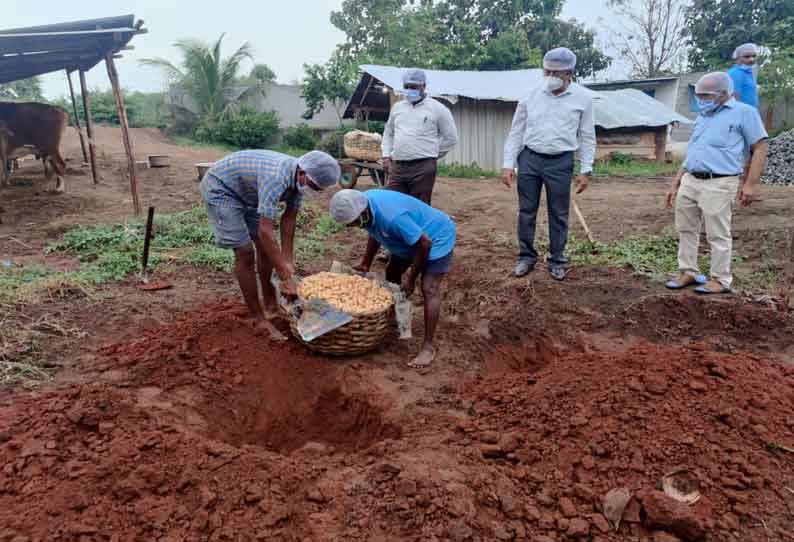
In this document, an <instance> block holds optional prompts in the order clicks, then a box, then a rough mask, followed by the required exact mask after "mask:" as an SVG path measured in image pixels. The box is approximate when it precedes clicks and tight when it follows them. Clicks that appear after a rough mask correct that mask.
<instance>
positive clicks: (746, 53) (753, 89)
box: [728, 43, 758, 109]
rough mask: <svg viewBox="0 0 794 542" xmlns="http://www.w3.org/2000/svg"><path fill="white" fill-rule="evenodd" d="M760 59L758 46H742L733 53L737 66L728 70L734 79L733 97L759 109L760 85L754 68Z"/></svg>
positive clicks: (749, 44)
mask: <svg viewBox="0 0 794 542" xmlns="http://www.w3.org/2000/svg"><path fill="white" fill-rule="evenodd" d="M757 58H758V46H757V45H755V44H754V43H745V44H744V45H740V46H739V47H737V48H736V50H735V51H734V52H733V60H734V62H735V64H734V65H733V66H731V69H729V70H728V75H730V76H731V79H733V97H734V98H736V99H737V100H739V101H740V102H742V103H745V104H747V105H751V106H753V107H755V108H756V109H758V85H757V84H756V81H755V74H754V73H753V66H754V65H755V61H756V59H757Z"/></svg>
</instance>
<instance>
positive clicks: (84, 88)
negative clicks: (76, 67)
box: [80, 70, 99, 185]
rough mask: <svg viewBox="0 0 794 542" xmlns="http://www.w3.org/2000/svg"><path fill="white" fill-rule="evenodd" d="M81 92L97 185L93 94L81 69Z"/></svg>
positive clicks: (92, 168) (93, 174) (93, 175)
mask: <svg viewBox="0 0 794 542" xmlns="http://www.w3.org/2000/svg"><path fill="white" fill-rule="evenodd" d="M80 92H81V94H82V96H83V112H84V113H85V131H86V135H87V136H88V155H89V157H90V159H91V177H92V178H93V180H94V184H95V185H96V184H97V183H98V182H99V175H98V171H97V167H96V145H95V144H94V120H93V119H92V118H91V95H90V94H89V93H88V85H86V84H85V72H84V71H83V70H80Z"/></svg>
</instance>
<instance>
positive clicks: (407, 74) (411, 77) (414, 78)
mask: <svg viewBox="0 0 794 542" xmlns="http://www.w3.org/2000/svg"><path fill="white" fill-rule="evenodd" d="M426 84H427V76H426V75H425V72H424V70H419V69H416V68H412V69H410V70H405V71H404V72H403V85H426Z"/></svg>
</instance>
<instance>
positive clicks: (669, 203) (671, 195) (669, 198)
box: [664, 188, 678, 209]
mask: <svg viewBox="0 0 794 542" xmlns="http://www.w3.org/2000/svg"><path fill="white" fill-rule="evenodd" d="M677 195H678V188H671V189H670V191H669V192H667V195H666V196H665V197H664V206H665V207H667V208H668V209H672V208H673V205H674V204H675V197H676V196H677Z"/></svg>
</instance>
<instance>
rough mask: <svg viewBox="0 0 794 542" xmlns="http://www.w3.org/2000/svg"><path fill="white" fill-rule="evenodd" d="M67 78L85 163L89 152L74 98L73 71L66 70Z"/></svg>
mask: <svg viewBox="0 0 794 542" xmlns="http://www.w3.org/2000/svg"><path fill="white" fill-rule="evenodd" d="M66 80H67V81H69V95H70V96H71V97H72V111H74V125H75V127H77V133H78V134H79V135H80V150H81V151H83V163H87V162H88V152H87V151H86V150H85V138H84V137H83V129H82V128H81V127H80V115H79V114H78V113H77V100H75V99H74V86H73V85H72V72H70V71H69V70H66Z"/></svg>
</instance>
